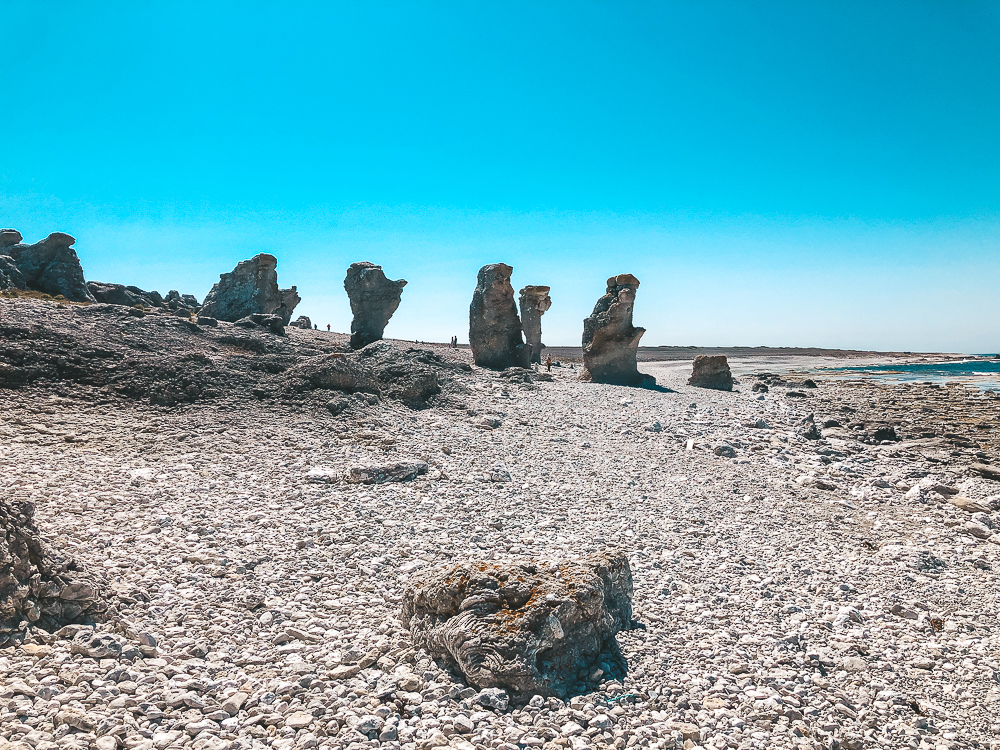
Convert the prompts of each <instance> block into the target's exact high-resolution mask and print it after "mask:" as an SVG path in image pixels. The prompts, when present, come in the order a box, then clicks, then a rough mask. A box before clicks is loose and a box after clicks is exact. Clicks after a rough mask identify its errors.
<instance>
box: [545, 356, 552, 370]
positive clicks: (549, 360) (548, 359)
mask: <svg viewBox="0 0 1000 750" xmlns="http://www.w3.org/2000/svg"><path fill="white" fill-rule="evenodd" d="M545 369H546V370H548V371H549V372H552V355H551V354H548V355H546V356H545Z"/></svg>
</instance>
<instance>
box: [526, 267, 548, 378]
mask: <svg viewBox="0 0 1000 750" xmlns="http://www.w3.org/2000/svg"><path fill="white" fill-rule="evenodd" d="M550 288H551V287H547V286H526V287H524V288H522V289H521V292H520V297H519V300H518V301H519V302H520V304H521V326H522V328H523V329H524V341H525V345H526V346H527V348H528V361H529V362H535V363H538V364H540V363H541V361H542V349H544V348H545V344H543V343H542V315H544V314H545V312H546V311H547V310H548V309H549V308H550V307H552V298H551V297H550V296H549V289H550Z"/></svg>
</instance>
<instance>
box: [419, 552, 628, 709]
mask: <svg viewBox="0 0 1000 750" xmlns="http://www.w3.org/2000/svg"><path fill="white" fill-rule="evenodd" d="M401 619H402V622H403V624H404V626H405V627H408V628H409V629H410V635H411V638H412V641H413V644H414V646H415V647H417V648H423V649H426V650H427V652H428V653H430V654H431V655H432V656H433V657H435V658H436V659H438V660H440V661H443V662H444V663H445V664H446V665H447V666H449V667H451V668H453V669H457V670H459V671H460V672H461V673H462V674H463V675H464V676H465V679H466V680H467V681H468V682H469V684H470V685H474V686H476V687H479V688H503V689H505V690H508V691H510V692H511V693H513V694H514V695H515V696H522V697H530V696H532V695H543V696H544V695H555V696H560V697H565V696H566V695H567V694H569V693H571V692H576V691H578V690H582V689H583V688H584V687H585V685H586V683H587V681H588V680H589V679H591V678H594V677H595V675H596V678H597V679H600V678H604V677H606V678H621V677H623V676H624V671H625V664H624V661H623V660H622V658H621V653H620V651H619V650H618V644H617V642H616V641H615V635H616V634H617V633H618V632H619V631H621V630H627V629H628V628H629V627H630V624H631V621H632V572H631V570H630V569H629V564H628V558H627V557H626V556H625V555H624V554H622V553H605V554H598V555H594V556H592V557H588V558H584V559H581V560H573V561H563V562H540V561H536V560H532V561H524V562H519V563H505V564H492V563H483V562H466V563H458V564H455V565H449V566H446V567H444V568H439V569H436V570H433V571H431V572H429V573H424V574H422V575H420V576H419V577H418V578H417V579H416V580H414V581H413V582H412V583H411V585H410V586H409V587H408V589H407V591H406V592H405V594H404V597H403V608H402V615H401ZM601 663H603V665H604V666H602V667H598V665H599V664H601ZM604 667H609V669H604ZM598 669H600V670H601V672H603V673H604V674H597V670H598ZM607 672H610V674H607Z"/></svg>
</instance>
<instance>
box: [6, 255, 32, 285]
mask: <svg viewBox="0 0 1000 750" xmlns="http://www.w3.org/2000/svg"><path fill="white" fill-rule="evenodd" d="M27 288H28V283H27V282H26V281H25V280H24V276H22V275H21V272H20V271H19V270H18V269H17V263H15V262H14V259H13V258H11V257H10V256H9V255H0V289H27Z"/></svg>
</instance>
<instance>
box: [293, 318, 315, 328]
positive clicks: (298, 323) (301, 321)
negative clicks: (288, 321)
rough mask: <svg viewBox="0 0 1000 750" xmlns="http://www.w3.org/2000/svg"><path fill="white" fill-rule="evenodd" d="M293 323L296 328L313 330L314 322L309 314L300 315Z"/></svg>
mask: <svg viewBox="0 0 1000 750" xmlns="http://www.w3.org/2000/svg"><path fill="white" fill-rule="evenodd" d="M292 325H293V326H295V327H296V328H302V329H304V330H311V329H312V327H313V322H312V320H310V318H309V316H308V315H300V316H299V317H297V318H296V319H295V322H294V323H292Z"/></svg>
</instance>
